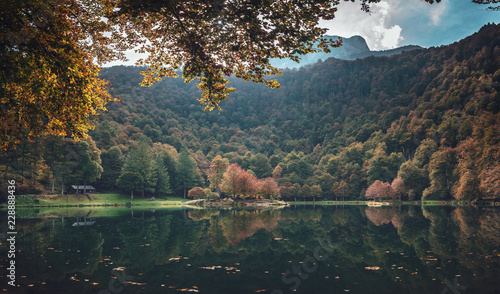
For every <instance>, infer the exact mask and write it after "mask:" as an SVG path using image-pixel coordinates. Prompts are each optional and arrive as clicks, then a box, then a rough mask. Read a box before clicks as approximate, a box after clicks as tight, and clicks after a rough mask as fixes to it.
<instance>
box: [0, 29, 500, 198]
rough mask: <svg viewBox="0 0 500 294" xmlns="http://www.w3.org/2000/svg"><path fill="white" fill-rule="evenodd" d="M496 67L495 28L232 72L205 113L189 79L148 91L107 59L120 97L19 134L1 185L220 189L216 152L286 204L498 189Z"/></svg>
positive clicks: (499, 61)
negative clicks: (447, 41)
mask: <svg viewBox="0 0 500 294" xmlns="http://www.w3.org/2000/svg"><path fill="white" fill-rule="evenodd" d="M499 69H500V25H494V24H489V25H486V26H484V27H483V28H482V29H481V30H480V31H479V32H478V33H475V34H474V35H472V36H470V37H468V38H466V39H464V40H461V41H459V42H457V43H454V44H451V45H448V46H442V47H438V48H435V47H433V48H429V49H419V50H413V51H409V52H404V53H402V54H398V55H393V56H390V57H374V56H372V57H367V58H364V59H358V60H353V61H348V60H339V59H334V58H330V59H327V60H325V61H319V62H318V63H317V64H315V65H313V66H308V67H306V68H300V69H299V70H284V74H283V75H282V76H279V77H276V78H277V79H278V81H279V83H280V84H281V85H282V87H281V88H279V89H269V88H267V87H265V86H262V85H257V84H253V83H245V82H244V81H242V80H236V79H232V80H230V81H231V83H232V84H231V85H234V86H235V87H236V88H238V90H239V91H236V92H234V93H233V94H232V97H231V98H229V99H227V100H226V101H224V102H223V103H221V107H222V110H221V111H219V112H217V111H212V112H204V111H203V107H202V106H201V105H199V102H197V101H196V97H200V92H201V91H200V89H199V88H198V87H197V86H196V85H195V84H194V83H191V84H186V83H184V81H183V80H182V79H164V80H163V81H161V82H158V83H156V84H154V85H153V86H151V87H148V88H145V87H141V86H139V83H140V81H141V75H140V74H139V72H140V71H141V70H144V69H141V68H138V67H124V66H121V67H111V68H104V69H103V70H102V71H101V75H102V77H103V78H105V79H107V80H109V81H110V83H111V85H112V87H113V88H112V89H111V94H112V95H113V96H114V97H116V98H119V99H120V101H118V102H111V103H109V104H108V105H107V109H108V111H107V112H103V113H101V114H100V115H98V116H97V117H95V124H96V127H95V129H94V130H93V131H92V132H91V136H90V137H89V138H88V139H87V140H81V141H78V142H75V141H74V140H73V139H70V138H58V137H53V136H46V137H43V138H41V139H37V140H35V141H34V142H25V143H24V144H21V145H20V146H18V148H17V149H16V150H11V151H8V152H4V153H3V154H2V155H1V157H0V173H1V174H0V177H1V178H2V185H3V186H4V185H5V184H6V183H7V180H9V179H15V180H16V181H17V193H18V194H21V193H60V192H61V191H62V190H65V189H66V188H67V187H68V186H69V185H71V184H80V185H83V184H87V185H88V184H92V185H94V186H95V187H96V188H97V189H98V191H119V190H121V191H123V192H127V193H130V192H132V193H133V191H136V192H139V193H140V194H141V195H142V196H144V195H148V196H149V195H155V196H160V197H162V196H165V195H179V196H182V195H184V196H185V195H187V194H188V193H187V192H188V191H189V190H190V189H192V188H194V187H197V186H199V187H201V188H205V190H204V191H206V190H207V189H206V188H209V189H208V191H210V192H212V193H215V194H217V192H219V189H221V191H222V192H223V194H226V195H228V194H229V193H227V192H228V190H227V189H226V190H225V189H224V188H223V186H224V185H223V184H224V183H222V184H221V185H220V186H219V184H218V183H216V184H214V182H217V181H214V180H213V176H214V167H216V164H215V163H216V162H217V160H219V161H221V160H222V161H224V164H222V166H223V167H225V168H228V167H229V166H232V167H233V169H235V168H239V169H240V170H241V171H239V172H240V173H245V175H246V173H248V174H250V176H247V178H252V177H253V178H252V181H246V182H245V183H251V182H253V183H260V184H256V186H258V187H257V188H255V187H253V188H252V189H254V190H255V189H256V190H255V191H257V190H258V191H260V192H255V191H254V192H255V193H253V194H252V189H249V188H248V187H243V188H241V189H240V190H239V192H238V193H239V194H241V196H243V197H245V196H248V195H251V194H252V195H253V196H255V197H261V196H262V195H263V194H265V193H266V192H264V189H263V188H262V186H263V185H264V183H265V182H266V181H267V182H268V183H269V186H273V183H272V182H273V181H274V182H276V183H277V185H278V186H279V188H280V189H279V190H280V194H281V197H282V198H284V199H297V198H302V199H312V198H315V197H323V199H346V200H347V199H361V198H365V197H368V198H376V197H392V198H396V197H399V198H400V199H402V200H419V199H425V200H446V199H464V200H479V199H493V198H500V114H499V109H500V94H499V90H500V70H499ZM218 156H219V157H218ZM216 159H217V160H216ZM225 160H227V162H226V161H225ZM226 163H227V164H226ZM224 171H225V170H222V172H221V174H220V176H219V177H218V178H219V180H221V181H222V182H224V181H225V182H226V184H227V179H225V178H227V177H228V175H226V173H227V172H225V173H224ZM228 171H229V168H228ZM257 180H258V181H257ZM248 185H250V184H248ZM2 191H6V188H5V189H4V188H2ZM225 191H226V193H224V192H225ZM272 193H275V192H272ZM210 194H211V193H209V192H205V194H203V195H207V196H208V195H210ZM269 195H273V194H269ZM269 195H268V196H269ZM228 196H229V195H228ZM275 196H276V195H275Z"/></svg>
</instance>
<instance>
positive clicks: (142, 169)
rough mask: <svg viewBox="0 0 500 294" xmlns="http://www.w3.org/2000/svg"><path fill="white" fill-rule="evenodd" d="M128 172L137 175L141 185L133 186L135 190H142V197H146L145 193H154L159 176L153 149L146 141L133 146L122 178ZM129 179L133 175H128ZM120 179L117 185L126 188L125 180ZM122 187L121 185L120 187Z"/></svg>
mask: <svg viewBox="0 0 500 294" xmlns="http://www.w3.org/2000/svg"><path fill="white" fill-rule="evenodd" d="M126 172H132V173H135V174H137V177H138V179H139V180H138V181H139V184H138V186H135V185H133V187H134V188H133V189H135V190H137V189H140V191H141V195H142V197H144V191H145V190H146V191H149V192H154V191H155V186H156V183H157V175H156V171H155V160H154V158H153V153H152V151H151V147H150V146H149V144H148V143H147V142H146V141H145V140H141V141H140V142H139V144H137V145H136V146H132V148H131V150H130V152H129V154H128V156H127V160H126V161H125V165H124V166H123V169H122V174H121V175H120V178H122V176H124V174H125V173H126ZM127 177H132V175H131V174H127ZM120 178H118V181H117V185H118V184H119V183H122V185H121V187H122V188H125V187H124V185H123V184H124V183H123V180H122V181H121V180H120ZM118 186H119V187H120V185H118Z"/></svg>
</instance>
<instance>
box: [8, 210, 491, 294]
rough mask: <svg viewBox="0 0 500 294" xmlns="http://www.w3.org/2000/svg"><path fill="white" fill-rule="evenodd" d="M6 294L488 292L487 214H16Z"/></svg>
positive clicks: (325, 211) (274, 211)
mask: <svg viewBox="0 0 500 294" xmlns="http://www.w3.org/2000/svg"><path fill="white" fill-rule="evenodd" d="M0 213H1V217H2V225H1V232H2V236H3V237H2V240H1V241H0V242H1V243H2V244H1V246H0V249H1V252H0V262H1V265H2V271H1V273H0V275H1V276H2V278H1V279H2V281H3V282H2V285H1V287H0V290H1V291H3V292H7V293H71V294H76V293H98V294H109V293H113V294H117V293H124V294H125V293H180V292H195V293H272V294H279V293H363V294H366V293H499V289H500V214H499V210H498V209H495V208H453V207H429V208H425V209H422V208H420V207H418V206H402V207H383V208H373V207H370V208H368V207H366V206H344V207H343V206H338V207H334V206H330V207H318V206H316V207H314V208H313V207H289V208H285V209H281V210H268V211H255V210H254V211H252V210H232V211H231V210H221V211H219V210H184V209H142V210H141V209H136V208H134V209H131V208H93V209H89V208H70V209H45V210H33V209H18V210H17V214H16V216H17V222H16V230H17V232H18V233H17V235H16V244H15V246H16V251H17V254H16V257H15V263H16V270H15V283H16V285H17V286H16V287H12V286H10V285H7V282H6V281H8V279H7V277H6V276H7V267H8V262H9V258H8V242H7V241H6V240H7V237H8V235H7V234H6V232H7V215H6V212H5V211H1V212H0Z"/></svg>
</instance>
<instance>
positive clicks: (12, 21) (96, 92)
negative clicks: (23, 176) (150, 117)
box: [0, 0, 121, 149]
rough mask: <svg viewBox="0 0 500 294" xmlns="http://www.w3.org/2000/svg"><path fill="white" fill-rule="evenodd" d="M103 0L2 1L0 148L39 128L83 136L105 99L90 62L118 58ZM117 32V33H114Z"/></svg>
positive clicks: (102, 84) (96, 68) (95, 63)
mask: <svg viewBox="0 0 500 294" xmlns="http://www.w3.org/2000/svg"><path fill="white" fill-rule="evenodd" d="M104 3H105V1H76V0H58V1H50V0H42V1H34V0H22V1H17V0H6V1H2V4H1V9H0V19H1V22H0V28H1V29H0V64H2V68H3V69H2V71H0V85H1V86H0V97H1V101H0V126H1V127H0V148H2V149H5V148H10V147H13V146H14V145H15V144H18V143H20V138H29V139H32V138H34V137H36V136H40V135H42V134H45V133H49V134H54V135H72V136H73V137H74V138H76V139H81V138H84V137H85V136H86V134H87V132H88V130H89V129H90V128H91V123H90V119H89V118H90V116H92V115H95V114H97V113H98V111H100V110H105V104H106V103H107V102H108V101H111V100H112V98H111V96H110V95H109V93H108V91H107V85H106V82H105V81H103V80H101V79H99V78H98V75H99V69H100V68H99V66H98V64H100V63H103V62H106V61H110V60H112V59H115V58H119V57H120V56H121V55H120V53H119V52H117V51H116V50H114V49H115V48H114V47H113V46H112V45H111V42H112V38H109V37H108V36H105V34H110V33H112V31H113V26H112V25H111V23H109V22H105V21H104V19H103V18H104V17H105V15H106V14H107V13H109V12H110V9H111V10H112V9H113V8H112V7H109V6H107V5H104ZM116 38H117V39H118V38H119V36H116Z"/></svg>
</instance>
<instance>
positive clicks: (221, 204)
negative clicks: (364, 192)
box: [0, 194, 500, 209]
mask: <svg viewBox="0 0 500 294" xmlns="http://www.w3.org/2000/svg"><path fill="white" fill-rule="evenodd" d="M70 197H71V198H70ZM292 205H293V206H311V205H312V206H316V205H318V206H334V205H335V206H338V205H353V206H356V205H361V206H369V207H384V206H399V205H414V206H451V207H458V206H470V207H500V202H497V201H495V200H480V201H474V202H472V201H463V200H462V201H459V200H426V201H421V200H418V201H381V202H374V201H366V200H354V201H353V200H349V201H335V200H321V201H283V200H272V201H271V200H268V199H237V200H236V201H235V200H233V199H230V198H225V199H221V200H216V201H214V200H205V199H196V200H192V199H184V198H179V197H166V198H156V199H154V200H152V199H151V198H149V197H144V198H141V197H137V198H134V199H133V200H132V201H130V197H129V196H127V195H123V194H91V195H88V196H84V195H70V196H68V195H17V196H16V207H18V208H50V207H131V206H134V207H135V206H145V207H188V206H190V207H197V208H282V207H288V206H292ZM7 206H8V205H7V203H2V204H0V209H7Z"/></svg>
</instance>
